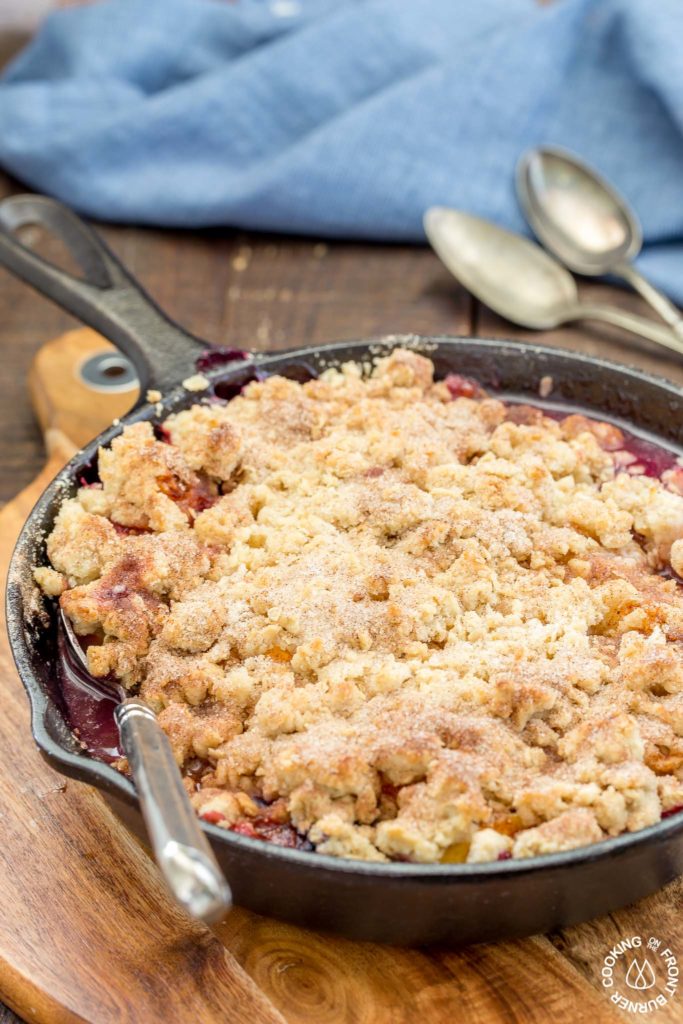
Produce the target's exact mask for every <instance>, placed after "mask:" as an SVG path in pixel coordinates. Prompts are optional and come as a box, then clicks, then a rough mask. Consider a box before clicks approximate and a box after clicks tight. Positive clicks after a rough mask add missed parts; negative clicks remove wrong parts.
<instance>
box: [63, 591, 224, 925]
mask: <svg viewBox="0 0 683 1024" xmlns="http://www.w3.org/2000/svg"><path fill="white" fill-rule="evenodd" d="M60 616H61V623H62V627H63V629H64V634H65V637H66V641H67V643H68V644H69V650H70V652H71V653H72V654H73V656H74V657H75V659H76V660H77V662H78V663H79V665H80V666H81V667H82V668H83V669H84V670H85V671H86V672H88V660H87V658H86V656H85V652H84V650H83V648H82V646H81V644H80V641H79V639H78V636H77V635H76V633H75V632H74V628H73V626H72V625H71V622H70V621H69V619H68V617H67V616H66V615H65V614H64V612H63V611H62V610H61V608H60ZM97 683H98V687H101V688H102V690H103V691H106V692H111V693H112V694H114V696H116V697H117V698H118V700H119V704H118V705H117V706H116V709H115V711H114V718H115V719H116V724H117V726H118V729H119V736H120V738H121V747H122V748H123V751H124V753H125V755H126V757H127V758H128V763H129V765H130V769H131V772H132V774H133V779H134V781H135V788H136V790H137V794H138V798H139V800H140V808H141V810H142V816H143V818H144V819H145V824H146V826H147V833H148V835H149V838H150V841H151V843H152V848H153V850H154V857H155V859H156V862H157V864H158V865H159V868H160V870H161V873H162V874H163V876H164V878H165V879H166V883H167V885H168V887H169V889H170V890H171V892H172V893H173V895H174V897H175V898H176V900H177V901H178V903H180V904H181V906H183V907H184V908H185V910H186V911H187V912H188V913H189V914H190V916H191V917H194V918H196V919H197V920H201V921H206V922H212V921H219V920H220V919H221V918H222V917H224V916H225V914H226V913H227V911H228V910H229V909H230V906H231V903H232V898H231V894H230V888H229V886H228V883H227V882H226V881H225V878H224V877H223V872H222V871H221V869H220V867H219V866H218V862H217V861H216V858H215V857H214V854H213V850H212V849H211V847H210V845H209V842H208V840H207V838H206V836H205V835H204V833H203V832H202V829H201V827H200V825H199V821H198V820H197V816H196V815H195V813H194V811H193V809H192V805H191V804H190V801H189V799H188V796H187V793H186V792H185V788H184V786H183V783H182V779H181V777H180V772H179V771H178V766H177V764H176V762H175V758H174V757H173V752H172V751H171V745H170V743H169V742H168V739H167V738H166V736H165V734H164V732H163V731H162V729H161V727H160V725H159V723H158V722H157V719H156V715H155V714H154V712H153V711H152V709H151V708H150V707H149V706H148V705H147V704H145V703H144V701H141V700H139V699H138V698H137V697H128V696H127V695H126V692H125V690H124V689H123V687H120V686H115V685H114V684H110V683H103V682H101V680H98V681H97Z"/></svg>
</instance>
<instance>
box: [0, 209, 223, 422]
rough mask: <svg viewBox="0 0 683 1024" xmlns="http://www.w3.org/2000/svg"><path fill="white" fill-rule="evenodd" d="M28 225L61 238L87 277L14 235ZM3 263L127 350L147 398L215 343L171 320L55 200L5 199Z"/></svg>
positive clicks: (0, 232) (190, 368)
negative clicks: (198, 336)
mask: <svg viewBox="0 0 683 1024" xmlns="http://www.w3.org/2000/svg"><path fill="white" fill-rule="evenodd" d="M28 224H35V225H40V226H41V227H43V228H46V229H47V230H48V231H49V232H50V233H51V234H52V235H53V236H55V237H56V238H58V239H59V240H60V241H61V242H63V244H64V245H65V246H66V247H67V249H68V250H69V252H70V253H71V255H72V256H73V257H74V259H75V260H76V262H77V263H78V264H79V266H80V267H81V269H82V271H83V277H75V276H74V275H73V274H69V273H68V272H67V271H65V270H62V269H61V268H60V267H58V266H56V265H55V264H53V263H50V262H49V261H48V260H46V259H43V257H42V256H39V255H38V254H37V253H35V252H33V251H32V250H31V249H29V248H28V247H27V246H26V245H24V244H23V243H22V242H20V241H19V239H18V238H17V237H16V234H15V232H16V231H17V229H18V228H21V227H24V226H25V225H28ZM0 265H2V266H4V267H6V269H7V270H9V271H11V272H12V273H13V274H15V275H16V276H17V277H19V278H21V280H22V281H25V282H26V283H27V284H30V285H32V286H33V287H34V288H36V289H37V290H38V291H39V292H40V293H41V294H42V295H45V296H46V297H47V298H48V299H52V301H53V302H56V303H57V305H59V306H62V308H63V309H65V310H67V312H69V313H72V314H73V315H74V316H76V317H78V318H79V319H80V320H82V321H83V322H84V323H86V324H88V326H89V327H92V328H94V330H96V331H99V333H100V334H103V335H104V336H105V338H108V339H109V340H110V341H111V342H113V344H114V345H116V347H117V348H118V349H120V350H121V351H122V352H123V353H125V355H127V356H128V357H129V359H130V360H131V361H132V363H133V364H134V366H135V369H136V370H137V374H138V378H139V381H140V396H141V398H140V401H141V402H144V400H145V397H144V396H145V393H146V391H147V389H148V388H156V389H158V390H159V391H161V392H164V391H167V390H168V389H170V388H171V387H173V386H174V385H177V384H178V383H179V382H180V381H181V380H182V379H183V378H184V377H187V376H189V375H190V374H192V373H194V372H195V369H194V367H195V360H196V359H197V356H198V355H199V354H200V352H201V351H203V350H204V349H206V348H208V347H210V346H209V345H208V343H207V342H205V341H202V340H201V339H200V338H197V337H195V336H194V335H192V334H189V333H188V332H187V331H184V330H183V329H182V327H180V326H179V325H178V324H176V323H174V322H173V321H172V320H171V319H170V318H169V317H167V316H166V314H165V313H163V312H162V310H161V309H159V307H158V306H157V305H156V303H155V302H154V301H153V299H151V298H150V296H149V295H147V293H146V292H145V291H144V290H143V288H142V287H141V286H140V285H139V284H138V282H137V281H136V280H135V278H134V277H133V276H132V275H131V274H130V273H129V272H128V271H127V270H126V269H125V267H124V266H123V265H122V264H121V263H120V262H119V260H118V259H117V258H116V256H114V254H113V253H112V252H111V250H110V249H109V248H108V247H107V246H106V245H105V243H104V242H103V241H102V239H101V238H100V236H99V235H98V234H97V233H96V232H95V231H94V230H93V229H92V228H91V227H90V226H89V225H88V224H86V223H85V222H84V221H83V220H81V218H80V217H79V216H78V215H77V214H75V213H74V212H73V210H70V209H69V208H68V207H66V206H63V205H62V203H58V202H57V201H56V200H55V199H50V198H48V197H47V196H39V195H19V196H10V197H9V198H8V199H4V200H3V201H2V202H0Z"/></svg>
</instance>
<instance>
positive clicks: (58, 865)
mask: <svg viewBox="0 0 683 1024" xmlns="http://www.w3.org/2000/svg"><path fill="white" fill-rule="evenodd" d="M105 348H109V346H108V345H107V343H106V342H104V341H103V340H102V339H101V338H99V337H98V336H97V335H96V334H94V333H93V332H92V331H89V330H79V331H72V332H70V333H69V334H66V335H64V336H62V337H61V338H58V339H57V340H56V341H53V342H51V343H49V344H48V345H46V346H45V347H44V348H43V349H42V350H41V351H40V352H39V354H38V356H37V358H36V360H35V363H34V365H33V368H32V373H31V380H30V390H31V395H32V400H33V404H34V407H35V409H36V412H37V415H38V418H39V420H40V424H41V427H42V430H43V433H44V436H45V442H46V448H47V462H46V465H45V469H44V471H43V472H42V473H41V475H40V476H39V477H38V479H36V480H35V481H34V483H33V484H32V485H31V486H30V487H28V488H27V489H26V490H25V491H23V492H22V493H21V494H20V495H19V496H18V497H17V498H16V499H15V500H14V501H12V502H11V503H10V504H9V505H7V506H6V507H5V508H4V509H3V510H2V512H0V565H1V567H2V573H3V578H4V575H5V572H6V568H7V564H8V560H9V557H10V553H11V550H12V546H13V543H14V540H15V538H16V535H17V533H18V532H19V529H20V527H21V524H22V523H23V521H24V520H25V518H26V516H27V515H28V513H29V511H30V509H31V507H32V505H33V503H34V501H35V500H36V498H37V497H38V495H39V493H40V491H41V490H42V488H43V487H44V486H45V485H46V484H47V483H48V481H49V480H50V479H51V478H52V476H53V475H54V474H55V473H56V472H57V470H58V469H59V468H60V467H61V465H62V464H63V463H64V461H65V460H66V459H67V458H68V456H69V455H70V454H71V453H72V452H73V450H74V447H75V445H81V444H82V443H84V442H85V441H86V440H88V439H89V438H90V437H91V436H92V435H94V434H95V433H97V432H98V431H99V430H100V429H102V428H103V427H104V426H105V425H106V423H108V422H110V421H111V420H112V419H113V418H114V417H115V416H117V415H120V414H121V413H122V412H125V410H126V409H127V408H128V407H129V406H130V404H131V403H132V400H133V397H134V393H133V392H132V391H131V392H129V393H125V394H122V393H118V394H115V395H107V394H103V393H100V392H95V391H91V390H90V389H89V388H88V387H87V386H86V385H84V384H83V383H82V382H81V381H80V380H79V377H78V367H79V366H80V365H81V364H82V362H83V360H84V359H85V358H86V357H87V356H89V355H91V354H92V353H93V352H97V351H100V350H104V349H105ZM74 443H75V444H74ZM0 687H1V692H2V714H1V715H0V822H1V827H2V832H1V842H0V913H1V914H2V921H1V924H0V997H2V999H4V1001H5V1002H6V1003H8V1004H9V1005H10V1006H11V1007H12V1008H13V1009H14V1010H16V1012H17V1013H19V1014H20V1015H21V1016H22V1017H24V1018H25V1019H26V1020H30V1021H37V1022H39V1024H42V1022H45V1024H47V1022H50V1024H52V1022H59V1024H64V1022H76V1021H78V1022H84V1021H86V1022H89V1024H114V1022H116V1024H124V1022H131V1024H132V1022H135V1024H157V1022H158V1024H162V1022H163V1024H176V1022H178V1024H205V1022H207V1024H208V1022H211V1024H216V1022H228V1021H229V1022H230V1024H239V1022H243V1021H244V1022H249V1024H262V1022H263V1024H265V1022H269V1024H271V1022H272V1024H275V1022H279V1024H282V1022H283V1021H287V1022H291V1024H304V1022H305V1024H414V1022H419V1024H454V1022H461V1021H467V1024H515V1022H520V1024H540V1022H544V1024H545V1022H552V1024H579V1022H582V1021H585V1020H591V1022H592V1024H616V1022H617V1021H623V1020H627V1019H634V1018H633V1015H632V1014H630V1013H622V1011H620V1010H618V1009H617V1008H615V1006H614V1005H613V1004H612V1003H611V1002H610V998H609V996H610V993H611V991H613V989H612V990H609V989H605V988H604V987H603V985H602V983H601V969H602V967H603V960H604V957H605V956H606V955H607V954H608V953H609V951H610V949H611V948H612V947H613V946H614V944H615V943H618V942H620V941H621V940H623V939H627V938H630V937H632V936H633V935H640V936H642V938H643V941H644V942H645V943H646V942H647V940H648V939H649V938H650V937H656V938H659V939H660V940H662V942H663V943H665V944H667V945H668V946H669V947H670V948H671V950H672V951H673V953H674V954H676V955H677V956H678V959H679V963H680V964H681V966H682V967H683V916H682V915H681V907H682V902H683V885H682V884H681V883H680V882H676V883H674V884H672V885H670V886H669V887H668V888H667V889H666V890H664V891H663V892H661V893H659V894H657V895H656V896H653V897H651V898H650V899H648V900H646V901H643V902H641V903H640V904H638V905H636V906H635V907H633V908H631V909H627V910H623V911H621V912H619V913H617V914H613V915H610V916H609V917H608V918H603V919H601V920H598V921H593V922H591V923H588V924H585V925H581V926H578V927H575V928H571V929H568V930H567V931H565V932H561V933H558V934H555V935H552V936H538V937H534V938H531V939H526V940H523V941H517V942H507V943H499V944H495V945H487V946H477V947H473V948H470V949H467V950H463V951H452V950H448V949H444V948H439V949H429V950H424V949H423V950H405V949H398V950H396V949H391V948H389V947H382V946H376V945H372V944H369V943H353V942H349V941H347V940H344V939H338V938H334V937H330V936H323V935H321V934H317V933H313V932H308V931H305V930H303V929H301V928H296V927H294V926H291V925H286V924H282V923H280V922H278V921H274V920H270V919H268V918H262V917H258V916H256V915H255V914H251V913H249V912H247V911H244V910H240V909H235V910H234V911H233V912H232V913H231V914H230V916H229V917H228V919H227V920H226V921H225V922H224V923H223V924H221V925H219V926H217V927H216V928H215V929H213V930H209V929H207V928H205V927H203V926H200V925H194V924H192V923H191V922H189V921H188V920H187V918H185V917H184V916H183V915H182V914H181V913H180V912H179V911H178V910H177V909H176V908H175V907H174V906H173V904H172V903H171V902H170V901H169V899H168V898H167V896H166V894H165V891H164V888H163V885H162V883H161V882H160V879H159V876H158V874H157V872H156V869H155V866H154V864H153V863H152V861H151V860H150V859H149V858H148V856H147V854H146V853H145V852H144V850H142V849H141V847H140V846H139V845H138V844H137V843H136V842H135V841H134V840H133V839H132V838H131V836H130V835H129V834H128V833H127V832H126V830H125V829H124V828H123V826H121V825H120V824H119V823H118V821H117V820H116V819H115V818H114V816H113V815H112V813H111V812H110V811H109V810H108V808H107V806H106V805H105V803H104V801H103V800H102V799H101V797H100V796H99V794H98V793H97V792H96V791H95V790H93V789H91V788H89V787H88V786H85V785H82V784H81V783H77V782H73V781H71V780H67V779H65V778H63V777H62V776H60V775H58V774H57V773H56V772H54V771H53V770H52V769H51V768H49V767H48V766H47V765H46V764H45V763H44V762H43V761H42V759H41V758H40V756H39V755H38V753H37V752H36V750H35V749H34V747H33V744H32V741H31V738H30V732H29V714H28V702H27V699H26V697H25V695H24V692H23V689H22V687H21V684H20V682H19V679H18V677H17V674H16V671H15V669H14V666H13V663H12V658H11V654H10V652H9V649H8V643H7V639H6V637H5V630H4V628H3V630H2V634H1V636H0ZM621 960H624V958H623V957H622V958H621ZM620 971H621V975H620V974H619V972H620ZM624 973H625V972H624V970H623V967H622V966H621V962H620V964H619V965H618V966H617V967H616V968H615V974H614V977H615V981H616V982H617V983H618V984H617V987H618V988H620V990H621V991H624V992H626V993H627V994H629V995H633V997H634V998H636V999H640V998H642V997H643V995H644V993H638V992H629V990H628V989H627V988H625V986H624V984H623V976H624ZM647 994H648V995H649V996H650V997H651V996H652V992H649V993H647ZM638 1016H640V1015H638ZM646 1018H647V1019H652V1020H653V1021H654V1022H655V1024H664V1022H671V1021H683V988H682V990H681V992H680V993H678V995H677V996H675V997H674V998H673V999H671V1000H670V1001H669V1003H668V1004H667V1005H666V1006H665V1007H664V1008H661V1009H656V1010H655V1011H653V1012H652V1014H647V1015H646ZM640 1019H643V1018H642V1017H641V1018H640Z"/></svg>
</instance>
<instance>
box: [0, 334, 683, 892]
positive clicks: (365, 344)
mask: <svg viewBox="0 0 683 1024" xmlns="http://www.w3.org/2000/svg"><path fill="white" fill-rule="evenodd" d="M461 342H467V343H471V344H474V345H476V346H479V347H480V348H481V349H483V350H484V351H486V350H489V351H490V352H491V354H494V353H496V354H498V355H500V356H501V357H502V358H505V355H506V353H507V352H509V353H513V352H514V353H516V354H518V355H523V354H524V353H525V352H528V353H529V354H531V353H533V354H535V355H536V356H540V357H550V358H558V357H559V358H560V359H564V360H566V361H567V362H568V363H569V364H571V363H574V364H576V365H582V366H586V365H588V366H591V367H594V368H596V369H597V370H598V371H609V372H615V371H616V372H617V373H618V374H621V375H623V376H624V377H625V378H626V379H627V380H628V379H631V380H633V381H639V382H646V383H648V384H650V385H652V386H654V387H656V388H658V389H660V390H662V391H663V392H666V393H668V394H669V396H670V397H672V398H673V397H675V398H676V399H677V400H678V401H679V402H683V387H680V386H678V385H676V384H675V383H674V382H673V381H671V380H668V379H667V378H666V377H661V376H659V375H657V374H652V373H649V372H647V371H644V370H641V369H640V368H638V367H636V366H632V365H629V364H627V363H618V362H615V361H613V360H609V359H603V358H601V357H599V356H592V355H589V354H587V353H582V352H576V351H573V350H571V349H566V348H563V347H560V346H550V345H537V344H535V343H534V342H529V341H518V340H510V339H506V338H476V337H472V336H470V335H425V336H420V335H414V334H410V335H401V334H390V335H383V336H378V337H372V338H367V339H351V340H348V341H338V342H331V343H327V344H324V345H314V346H308V347H306V348H296V349H285V350H283V351H280V352H267V353H260V352H257V353H250V354H249V355H248V356H247V357H246V358H245V359H243V360H239V361H235V363H234V364H227V365H223V366H219V367H217V368H215V369H213V370H211V371H209V372H206V371H204V375H205V376H206V377H207V378H208V380H209V381H210V382H212V383H213V382H214V381H219V380H221V381H223V380H225V381H229V379H230V375H234V376H239V375H240V374H241V373H243V372H245V371H246V372H248V371H249V370H250V369H251V368H257V367H261V366H264V367H267V365H268V363H269V362H278V363H282V361H283V359H287V360H289V359H291V361H292V362H293V363H297V362H298V363H307V362H310V360H311V359H312V358H315V359H316V360H323V361H324V360H325V357H326V355H327V354H329V356H330V358H329V364H328V365H335V363H336V364H337V365H339V363H340V361H343V362H347V361H349V355H348V354H347V355H346V356H345V357H344V359H343V360H340V359H335V358H334V354H335V352H336V353H339V351H340V350H343V351H344V352H345V353H348V352H349V350H352V349H358V351H359V359H362V356H361V355H360V354H361V353H363V354H364V355H365V356H366V357H374V356H375V355H377V354H380V353H381V352H382V351H383V350H389V351H391V350H393V348H395V347H397V346H402V347H406V348H410V349H413V350H415V351H418V352H424V353H425V354H426V355H429V354H430V351H433V350H434V349H435V348H436V347H438V346H439V345H443V344H446V345H456V346H457V344H458V343H461ZM506 394H508V395H514V394H515V392H514V391H512V390H508V391H507V392H506ZM202 397H203V393H202V392H188V391H187V389H185V388H184V387H183V385H182V384H178V385H177V386H175V387H173V388H172V389H171V390H169V391H168V392H167V394H166V395H164V396H163V398H162V401H161V403H160V404H161V405H162V407H163V414H162V416H164V417H165V416H167V415H169V413H170V411H171V410H172V409H173V408H174V407H175V406H176V405H178V406H179V407H180V406H182V407H186V406H187V404H188V402H190V404H191V403H192V402H200V401H201V399H202ZM158 404H159V403H147V402H144V401H138V402H137V403H136V404H135V405H134V406H133V408H132V409H131V410H130V411H129V412H128V413H126V415H125V416H122V417H121V418H120V419H119V420H118V421H117V422H115V423H113V424H111V425H110V426H109V427H107V428H106V429H105V430H104V431H102V432H101V433H100V434H98V435H97V437H95V438H94V439H93V440H92V441H90V442H89V443H88V444H87V445H85V446H84V447H83V448H81V449H80V450H79V451H78V452H76V453H75V455H74V456H73V457H72V458H71V459H70V460H69V462H68V463H67V464H66V466H64V467H63V468H62V469H61V470H60V471H59V473H58V474H57V475H56V476H55V477H54V479H53V480H51V481H50V483H48V485H47V486H46V488H45V489H44V491H43V492H42V494H41V495H40V497H39V498H38V500H37V502H36V503H35V505H34V506H33V508H32V509H31V511H30V513H29V515H28V516H27V518H26V521H25V523H24V525H23V526H22V529H21V532H20V534H19V536H18V538H17V541H16V544H15V546H14V549H13V552H12V556H11V559H10V563H9V568H8V574H7V586H6V597H5V604H6V607H5V611H6V621H7V632H8V636H9V641H10V649H11V651H12V655H13V657H14V661H15V665H16V668H17V672H18V674H19V677H20V679H21V682H22V685H23V687H24V689H25V691H26V693H27V695H28V698H29V703H30V708H31V733H32V736H33V739H34V741H35V743H36V745H37V747H38V749H39V751H40V752H41V754H42V755H43V756H44V757H45V759H46V760H47V761H48V762H49V763H50V764H51V765H52V767H53V768H55V770H57V771H59V772H61V774H65V775H67V776H69V777H72V778H76V779H78V780H80V781H83V782H86V783H87V784H90V785H93V786H95V788H97V789H100V790H103V791H104V792H105V793H109V794H111V795H113V796H115V797H117V798H119V799H122V800H123V801H124V802H125V803H126V804H129V805H131V806H133V807H138V801H137V796H136V793H135V788H134V786H133V784H132V783H131V782H130V781H129V780H128V779H127V778H126V777H125V776H123V775H121V774H120V773H119V772H117V771H116V769H115V768H113V767H112V766H111V765H109V764H107V763H105V762H103V761H99V760H97V759H96V758H94V757H91V756H90V755H88V754H87V753H85V752H82V753H73V752H72V751H70V750H67V749H66V747H64V746H62V745H61V744H60V743H59V742H58V741H57V740H56V739H55V738H54V737H53V736H52V735H51V734H50V731H49V729H48V725H47V716H48V714H49V712H50V711H51V710H57V711H58V712H59V713H60V714H61V711H60V710H59V709H58V708H57V704H56V702H55V701H54V700H53V699H52V698H51V697H50V696H49V695H48V694H47V693H46V692H45V690H44V689H43V687H42V686H41V685H40V682H39V680H38V678H37V675H36V674H35V672H34V670H33V666H32V659H33V657H34V654H33V653H32V652H31V650H30V644H29V642H28V634H29V632H30V631H31V630H32V629H33V628H35V626H34V624H33V623H28V622H27V621H26V618H25V616H24V600H23V597H24V590H25V587H26V583H27V582H28V571H29V568H30V567H29V557H30V548H31V546H32V544H33V543H35V540H36V536H37V535H36V533H35V528H36V525H37V523H38V522H39V520H40V519H41V517H42V516H43V515H44V514H45V513H46V512H48V511H49V510H50V509H52V508H53V507H55V506H56V505H57V503H58V502H59V501H60V500H61V499H63V498H64V497H66V496H67V494H68V493H69V492H70V491H71V490H72V487H73V483H74V478H75V475H76V472H77V471H78V470H82V469H84V468H85V467H86V466H87V465H88V463H90V462H91V460H92V459H93V457H94V456H95V455H96V453H97V450H98V448H99V447H100V446H101V445H103V444H108V443H109V442H110V441H111V440H112V439H113V438H114V437H116V436H117V435H118V434H120V433H121V431H122V429H123V427H124V426H127V425H129V424H131V423H136V422H139V421H156V420H157V419H160V418H162V417H161V416H159V415H158V414H157V412H156V407H157V406H158ZM559 404H561V403H559ZM567 404H571V403H569V402H568V403H567ZM169 407H170V408H169ZM607 418H608V419H609V418H611V419H612V420H616V419H617V418H618V417H616V416H612V417H610V416H609V415H607ZM633 426H634V427H635V429H636V430H637V431H640V432H641V433H646V432H647V430H646V428H639V427H636V425H635V424H633ZM666 443H667V444H668V445H669V446H670V447H675V444H674V442H671V441H667V442H666ZM33 586H35V585H33ZM200 822H201V826H202V828H203V830H204V831H205V832H206V834H207V835H208V836H209V837H210V839H211V840H212V841H213V842H214V843H216V844H217V845H219V846H222V847H224V848H225V849H226V850H227V852H229V851H230V849H231V848H233V847H235V848H236V849H237V850H242V851H243V852H245V853H250V854H252V855H256V856H257V858H259V859H261V860H272V859H275V860H285V861H286V862H289V863H290V864H292V865H295V864H296V865H299V866H302V867H314V866H315V867H317V868H318V869H320V870H325V869H326V870H327V871H328V872H331V873H333V874H340V875H344V876H353V875H363V876H368V875H369V876H376V877H380V878H381V877H388V878H394V879H399V878H404V879H412V880H414V881H415V880H416V881H420V882H423V883H426V884H429V883H434V884H436V883H439V882H450V883H456V882H459V883H468V882H471V883H475V882H477V881H480V880H483V879H494V878H501V877H502V878H505V877H506V876H517V875H528V874H534V873H536V872H539V871H541V870H544V869H545V870H549V871H552V870H557V871H559V870H562V869H564V868H566V867H571V866H574V865H579V864H587V863H592V862H595V861H599V860H603V859H605V858H611V857H614V856H615V855H618V854H619V853H621V852H625V851H626V850H632V849H634V848H637V847H640V846H644V845H649V844H650V843H651V842H653V841H656V840H658V839H661V840H662V841H664V840H668V839H671V838H673V837H674V836H676V835H677V834H683V812H681V813H680V814H675V815H672V816H671V817H670V818H665V819H663V820H660V821H659V822H656V823H655V824H654V825H650V826H648V827H646V828H643V829H639V830H637V831H635V832H630V833H622V834H620V835H618V836H613V837H611V838H608V839H604V840H601V841H600V842H598V843H592V844H589V845H588V846H581V847H577V848H576V849H573V850H566V851H562V852H559V853H549V854H542V855H538V856H534V857H528V858H524V859H520V860H515V859H509V860H505V861H491V862H484V863H482V864H431V863H425V864H421V863H400V862H395V861H381V862H373V861H363V860H356V859H353V858H341V857H331V856H329V855H328V854H322V853H317V852H315V851H302V850H296V849H291V848H289V847H281V846H276V845H275V844H273V843H269V842H264V841H262V840H258V839H250V838H248V837H246V836H241V835H239V833H235V832H231V831H229V830H226V829H221V828H218V826H216V825H211V824H209V823H208V822H204V821H202V820H201V819H200Z"/></svg>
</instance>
